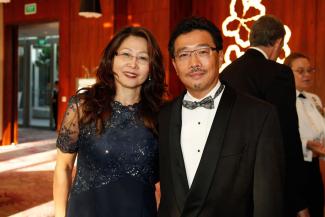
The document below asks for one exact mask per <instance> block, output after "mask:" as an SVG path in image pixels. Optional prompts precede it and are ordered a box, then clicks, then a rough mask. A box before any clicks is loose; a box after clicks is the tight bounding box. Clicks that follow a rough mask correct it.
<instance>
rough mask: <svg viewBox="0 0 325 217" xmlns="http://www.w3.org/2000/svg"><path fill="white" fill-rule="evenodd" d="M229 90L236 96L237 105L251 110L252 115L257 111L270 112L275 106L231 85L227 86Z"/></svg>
mask: <svg viewBox="0 0 325 217" xmlns="http://www.w3.org/2000/svg"><path fill="white" fill-rule="evenodd" d="M226 88H228V90H230V91H232V92H233V94H235V95H236V103H235V104H236V105H237V106H240V107H242V108H245V109H246V110H250V113H251V112H253V111H255V110H270V109H272V108H273V107H274V106H273V105H272V104H270V103H269V102H267V101H264V100H261V99H260V98H257V97H254V96H252V95H250V94H248V93H244V92H242V91H238V90H237V89H234V88H232V87H231V86H229V85H226Z"/></svg>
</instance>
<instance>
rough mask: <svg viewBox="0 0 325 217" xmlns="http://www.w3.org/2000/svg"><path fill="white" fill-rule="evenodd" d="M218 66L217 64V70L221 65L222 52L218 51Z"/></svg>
mask: <svg viewBox="0 0 325 217" xmlns="http://www.w3.org/2000/svg"><path fill="white" fill-rule="evenodd" d="M218 64H219V68H220V67H221V65H222V64H223V51H222V50H221V51H218Z"/></svg>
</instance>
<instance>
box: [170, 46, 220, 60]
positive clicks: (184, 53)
mask: <svg viewBox="0 0 325 217" xmlns="http://www.w3.org/2000/svg"><path fill="white" fill-rule="evenodd" d="M216 50H217V48H215V47H202V48H197V49H195V50H181V51H179V52H177V53H176V54H175V58H176V59H177V60H178V61H180V62H187V61H189V60H190V59H191V56H192V54H193V53H194V54H195V55H196V56H197V57H198V58H199V59H201V60H206V59H208V58H209V57H210V55H211V53H212V51H216Z"/></svg>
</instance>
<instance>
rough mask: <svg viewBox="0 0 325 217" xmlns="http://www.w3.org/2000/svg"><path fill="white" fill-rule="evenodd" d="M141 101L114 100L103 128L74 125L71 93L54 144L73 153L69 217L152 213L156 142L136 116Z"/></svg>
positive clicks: (146, 216) (130, 216)
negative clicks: (98, 130) (74, 169)
mask: <svg viewBox="0 0 325 217" xmlns="http://www.w3.org/2000/svg"><path fill="white" fill-rule="evenodd" d="M139 106H140V104H135V105H132V106H123V105H122V104H120V103H119V102H113V103H112V109H113V111H112V116H111V118H110V120H108V121H107V122H106V123H105V129H104V132H103V133H102V134H101V135H100V136H98V135H96V128H95V124H91V125H82V124H79V123H78V119H79V117H78V114H81V113H80V111H79V108H78V100H77V98H76V97H73V98H72V99H71V100H70V103H69V107H68V109H67V111H66V114H65V118H64V120H63V124H62V128H61V131H60V134H59V137H58V140H57V147H58V148H59V149H60V150H61V151H63V152H69V153H73V152H77V153H78V155H77V156H78V159H77V173H76V177H75V179H74V183H73V186H72V189H71V192H70V196H69V201H68V208H67V217H155V216H156V212H157V207H156V200H155V186H154V185H155V183H156V182H157V181H158V143H157V139H156V138H155V136H154V135H153V133H152V132H151V131H150V130H148V129H147V128H145V126H144V124H143V122H142V121H140V120H139V119H138V118H137V117H138V116H137V112H138V110H139V109H138V108H139Z"/></svg>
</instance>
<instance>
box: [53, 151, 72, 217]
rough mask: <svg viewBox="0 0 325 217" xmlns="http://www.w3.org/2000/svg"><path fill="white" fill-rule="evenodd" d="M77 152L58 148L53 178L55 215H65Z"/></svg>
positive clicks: (62, 216) (57, 216)
mask: <svg viewBox="0 0 325 217" xmlns="http://www.w3.org/2000/svg"><path fill="white" fill-rule="evenodd" d="M76 155H77V154H76V153H63V152H62V151H60V149H57V160H56V166H55V171H54V180H53V196H54V206H55V217H65V216H66V208H67V201H68V196H69V191H70V187H71V183H72V171H73V165H74V161H75V159H76Z"/></svg>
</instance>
